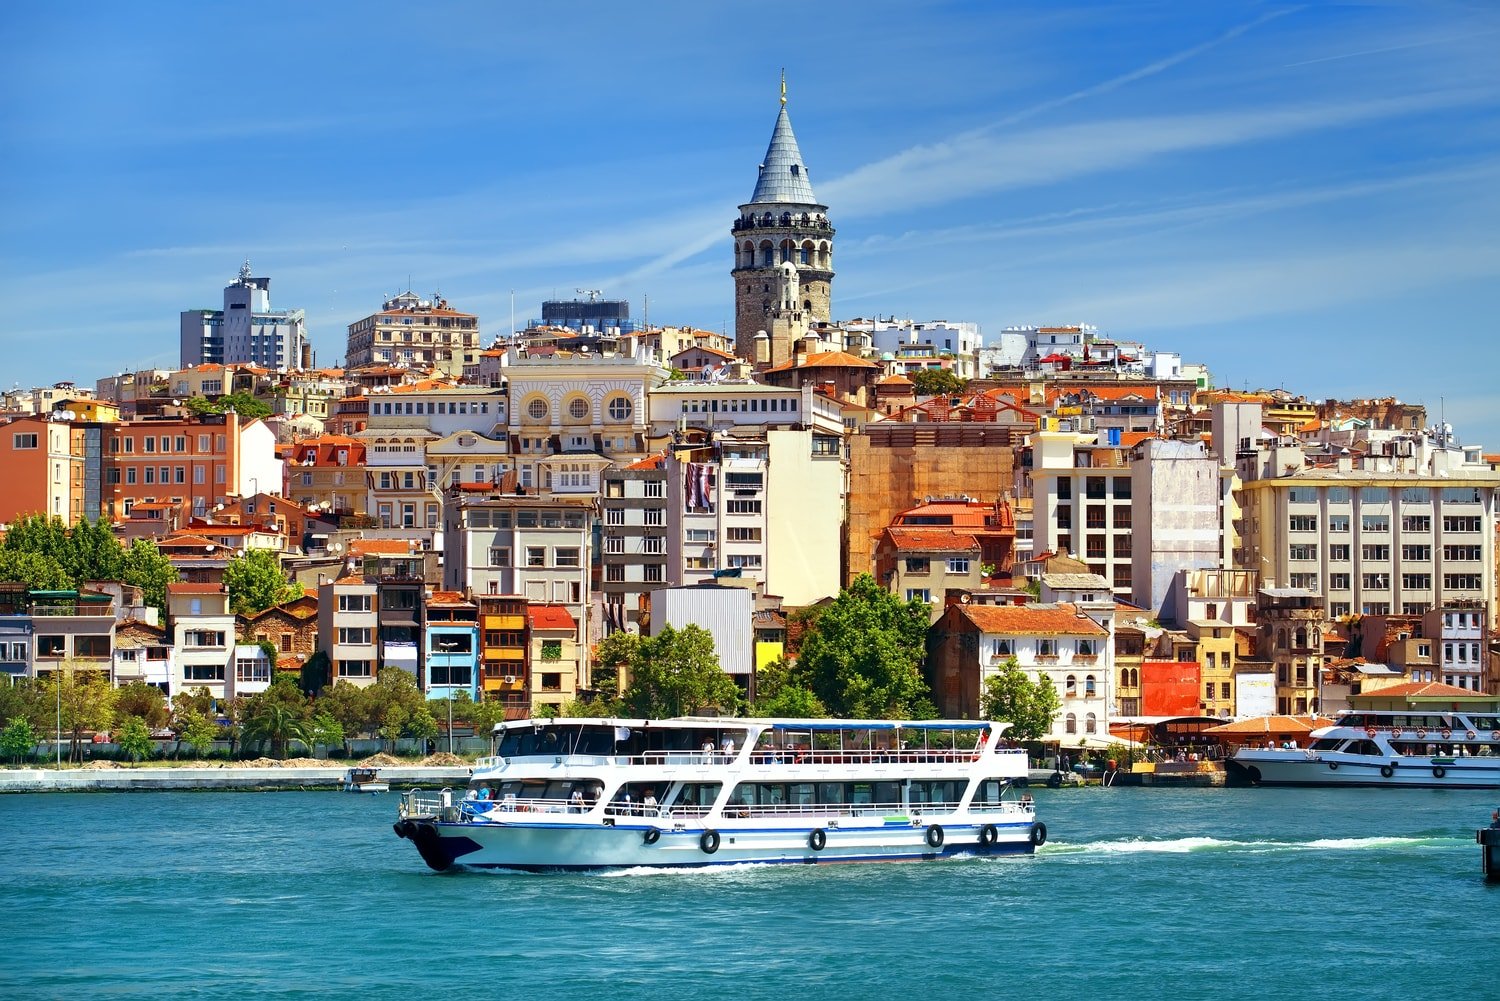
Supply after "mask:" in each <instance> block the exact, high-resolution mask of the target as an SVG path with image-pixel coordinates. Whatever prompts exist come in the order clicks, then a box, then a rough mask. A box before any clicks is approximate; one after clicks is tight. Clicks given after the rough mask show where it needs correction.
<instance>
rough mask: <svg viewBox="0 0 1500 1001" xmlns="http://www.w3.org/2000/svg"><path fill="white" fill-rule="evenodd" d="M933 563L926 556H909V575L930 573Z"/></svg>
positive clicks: (907, 569) (907, 563)
mask: <svg viewBox="0 0 1500 1001" xmlns="http://www.w3.org/2000/svg"><path fill="white" fill-rule="evenodd" d="M931 570H932V561H931V560H929V559H927V558H926V557H925V556H909V557H907V559H906V572H907V573H930V572H931Z"/></svg>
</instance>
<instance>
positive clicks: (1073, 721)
mask: <svg viewBox="0 0 1500 1001" xmlns="http://www.w3.org/2000/svg"><path fill="white" fill-rule="evenodd" d="M1063 730H1065V731H1066V732H1068V733H1077V732H1078V717H1077V716H1076V715H1075V714H1073V713H1068V715H1067V717H1066V719H1065V720H1064V722H1063Z"/></svg>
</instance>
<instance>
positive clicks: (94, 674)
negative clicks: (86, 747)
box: [46, 663, 116, 762]
mask: <svg viewBox="0 0 1500 1001" xmlns="http://www.w3.org/2000/svg"><path fill="white" fill-rule="evenodd" d="M46 686H47V697H48V698H50V699H52V700H54V705H56V704H58V703H57V701H56V700H58V699H59V693H58V688H61V689H62V691H61V696H60V698H61V707H62V728H63V730H64V731H65V732H66V733H68V734H69V735H70V736H71V737H72V741H73V747H72V750H71V751H70V752H69V759H70V760H72V761H76V762H82V761H83V736H84V734H85V733H98V732H101V731H104V730H108V729H109V728H110V726H111V725H113V723H114V719H115V698H116V690H115V688H114V687H113V686H112V685H110V683H109V677H108V675H107V674H106V673H104V672H102V671H93V670H88V669H80V668H79V667H77V666H76V665H73V664H69V663H64V664H63V665H62V666H61V667H60V668H59V669H58V670H56V671H53V672H52V673H51V674H49V675H48V676H47V681H46Z"/></svg>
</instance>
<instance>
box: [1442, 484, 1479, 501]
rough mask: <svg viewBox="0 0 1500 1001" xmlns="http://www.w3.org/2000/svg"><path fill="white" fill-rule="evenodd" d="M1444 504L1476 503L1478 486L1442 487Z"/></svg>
mask: <svg viewBox="0 0 1500 1001" xmlns="http://www.w3.org/2000/svg"><path fill="white" fill-rule="evenodd" d="M1442 497H1443V503H1444V504H1478V503H1479V488H1478V487H1444V488H1443V492H1442Z"/></svg>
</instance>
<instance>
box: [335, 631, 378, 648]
mask: <svg viewBox="0 0 1500 1001" xmlns="http://www.w3.org/2000/svg"><path fill="white" fill-rule="evenodd" d="M338 641H339V642H340V643H347V644H352V645H355V646H368V645H369V643H370V627H369V626H340V627H339V633H338Z"/></svg>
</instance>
